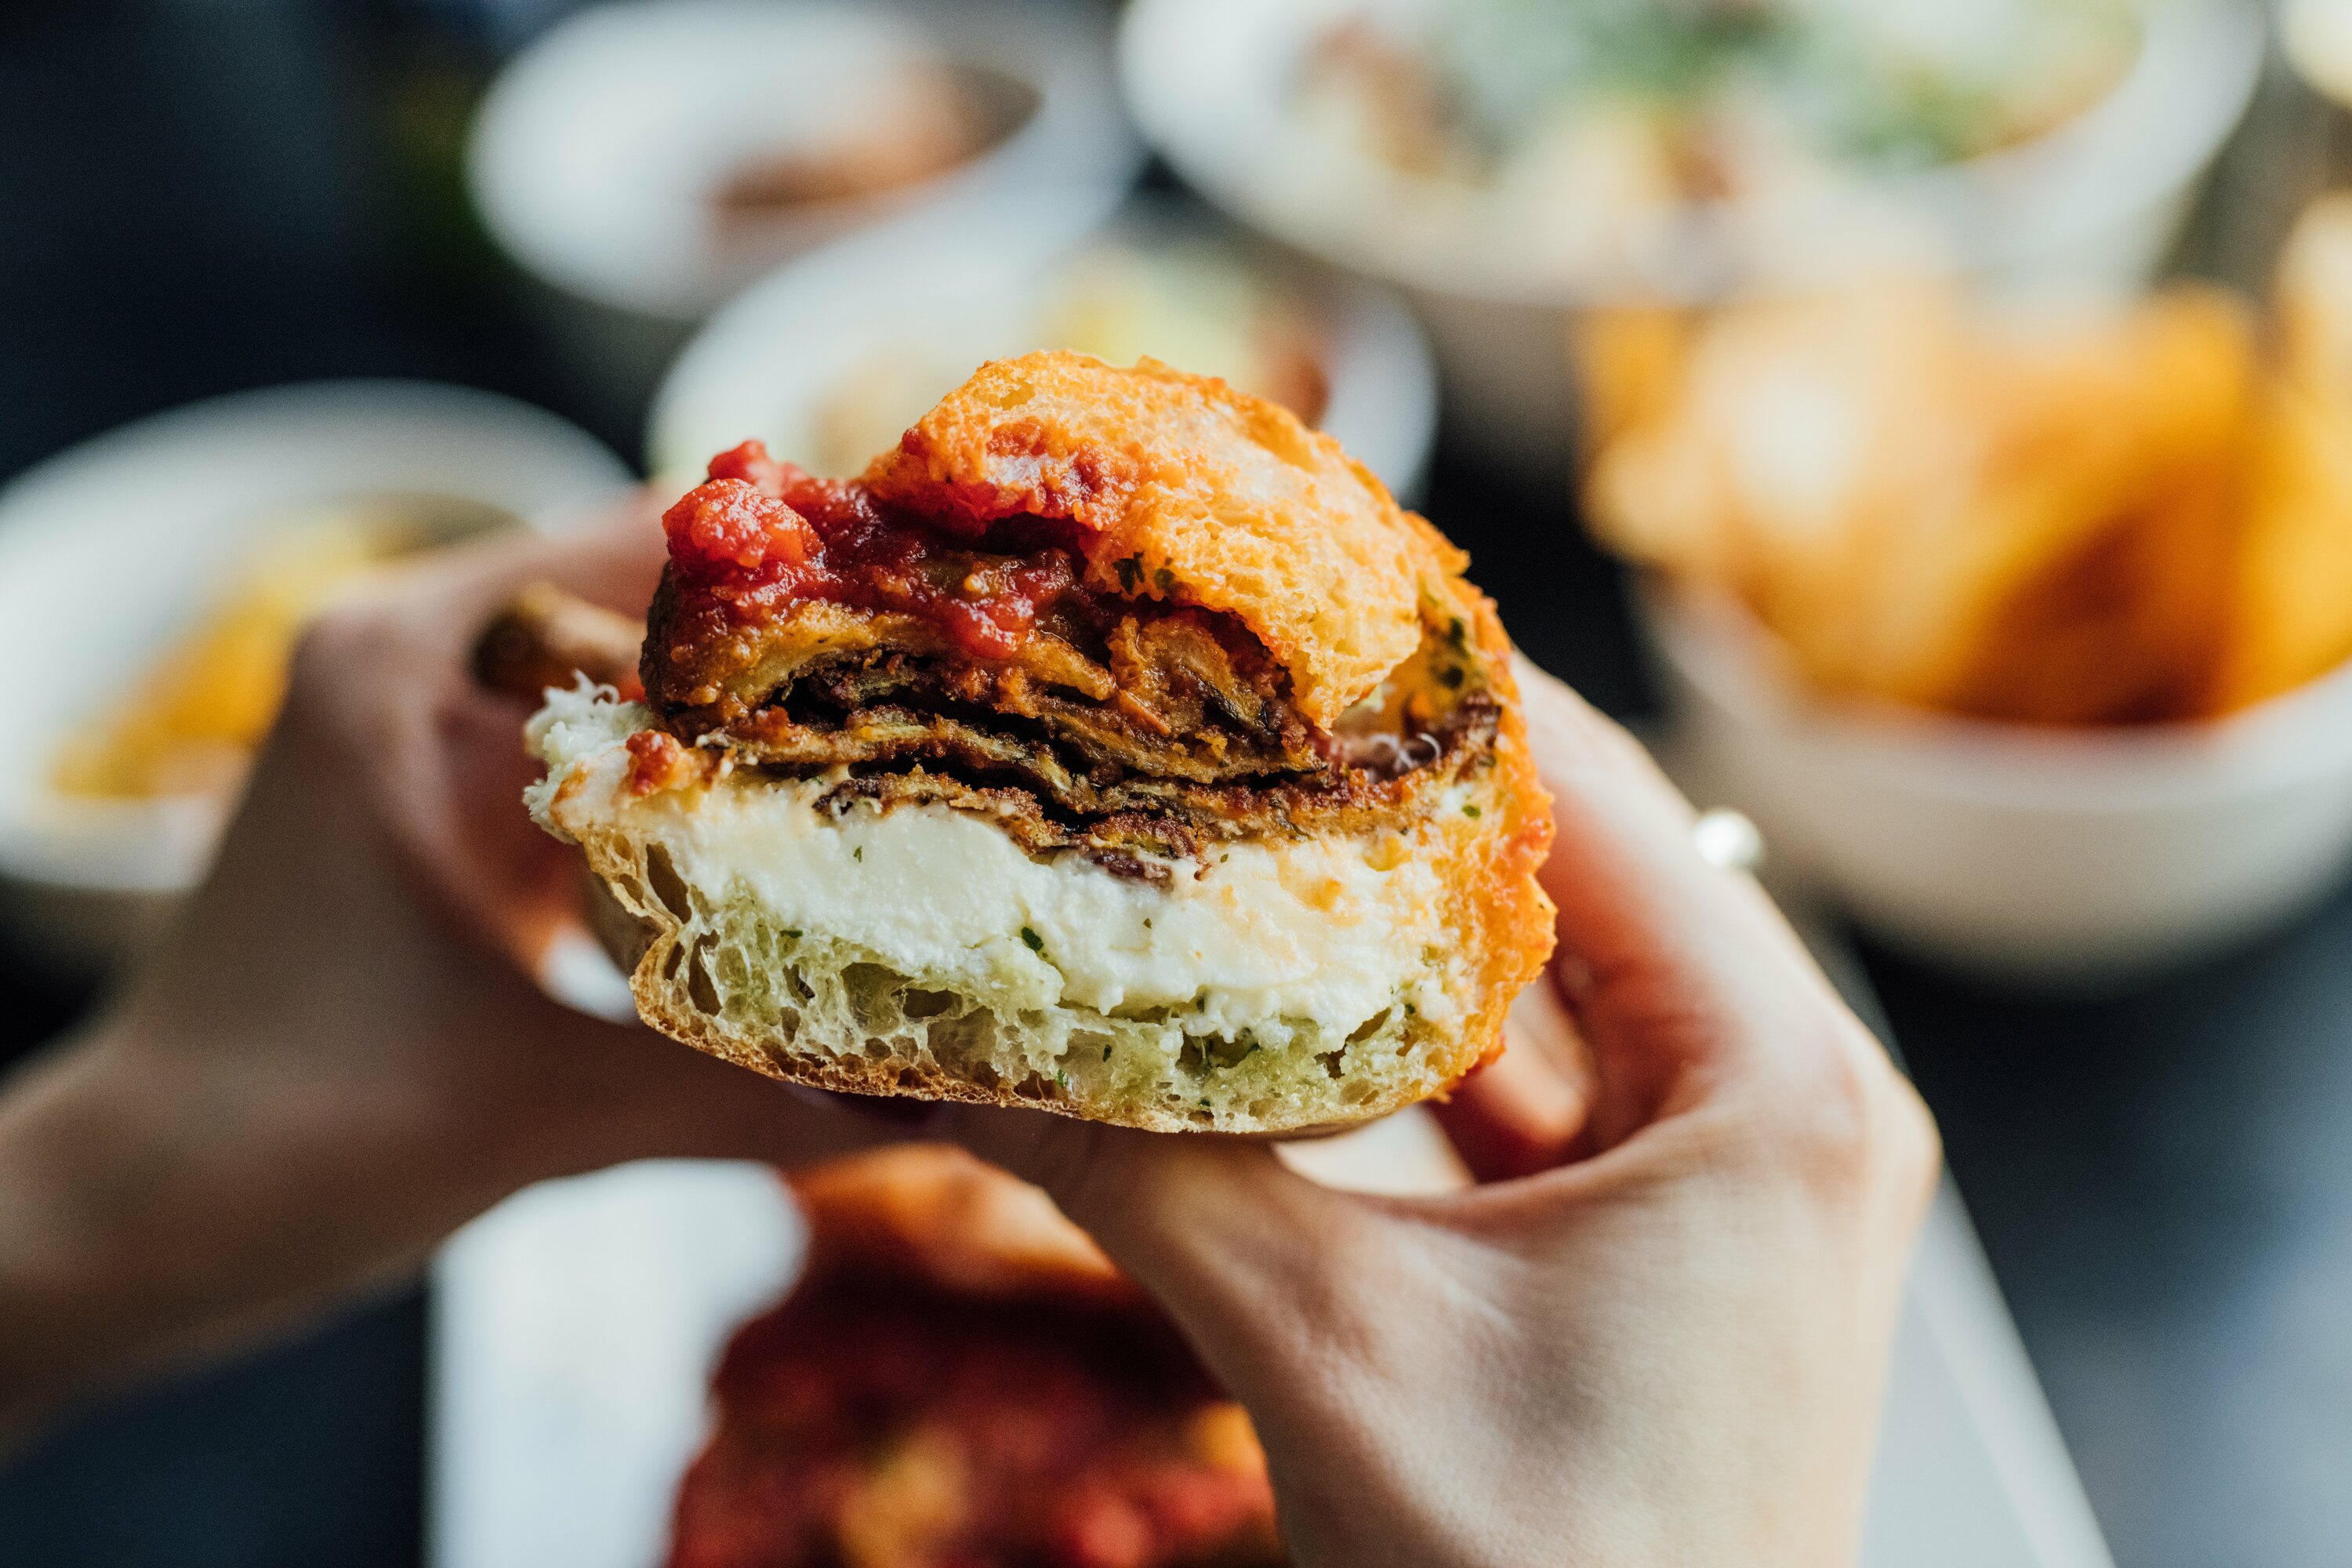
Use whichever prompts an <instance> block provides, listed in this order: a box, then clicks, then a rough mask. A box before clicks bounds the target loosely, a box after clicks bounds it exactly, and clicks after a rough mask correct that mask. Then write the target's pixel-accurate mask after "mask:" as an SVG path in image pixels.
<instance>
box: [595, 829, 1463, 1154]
mask: <svg viewBox="0 0 2352 1568" xmlns="http://www.w3.org/2000/svg"><path fill="white" fill-rule="evenodd" d="M588 848H589V853H590V858H591V861H592V863H593V864H594V865H595V867H596V869H597V871H598V873H599V876H600V879H601V880H602V881H603V883H604V887H605V888H606V889H608V890H609V892H610V894H611V896H612V898H613V900H614V902H615V903H616V904H617V905H618V906H619V908H620V910H622V911H625V914H626V916H627V917H628V922H627V924H625V925H624V924H622V923H620V922H617V921H600V922H599V926H600V930H601V931H602V932H603V933H604V935H605V939H606V942H607V945H608V946H609V947H614V948H616V949H618V951H616V952H615V957H616V958H617V959H619V960H620V961H622V962H623V963H624V964H625V965H626V964H628V963H630V961H632V960H634V972H633V973H632V974H631V977H630V988H631V990H632V991H633V992H634V993H635V996H636V999H637V1009H638V1012H639V1014H640V1015H641V1016H643V1017H644V1018H645V1020H646V1023H648V1024H650V1025H652V1026H654V1027H656V1028H657V1029H659V1030H661V1031H662V1032H663V1033H664V1034H667V1035H669V1036H671V1037H675V1038H677V1039H680V1040H683V1041H685V1042H686V1043H688V1045H692V1046H694V1047H698V1048H699V1049H701V1050H705V1051H709V1052H710V1053H711V1054H712V1055H714V1056H718V1057H722V1058H726V1059H727V1060H729V1061H732V1062H735V1063H738V1064H739V1065H740V1066H743V1067H748V1068H754V1069H755V1070H757V1071H760V1072H763V1073H766V1074H768V1075H769V1076H770V1077H772V1078H779V1079H786V1080H788V1081H791V1082H794V1083H803V1084H809V1085H812V1086H814V1087H815V1088H819V1089H839V1090H843V1091H845V1092H848V1093H852V1094H884V1095H914V1096H919V1097H921V1098H924V1099H929V1100H966V1101H972V1102H977V1103H981V1104H993V1105H1028V1106H1034V1107H1037V1108H1039V1109H1042V1110H1057V1111H1060V1112H1062V1113H1064V1114H1066V1115H1069V1116H1077V1117H1084V1118H1087V1119H1088V1120H1091V1121H1111V1122H1118V1123H1120V1124H1123V1125H1126V1126H1130V1127H1141V1128H1144V1129H1147V1130H1149V1131H1169V1132H1173V1131H1233V1132H1263V1131H1311V1130H1314V1129H1317V1128H1322V1127H1330V1126H1336V1125H1340V1124H1344V1123H1348V1122H1354V1121H1364V1120H1367V1119H1369V1118H1371V1117H1375V1116H1381V1115H1385V1114H1387V1113H1388V1112H1389V1111H1391V1110H1396V1109H1398V1108H1400V1107H1402V1106H1405V1105H1410V1104H1412V1103H1413V1102H1415V1101H1417V1100H1426V1099H1428V1098H1429V1097H1430V1096H1431V1095H1433V1094H1434V1093H1437V1092H1439V1091H1440V1090H1442V1089H1444V1088H1445V1087H1446V1086H1447V1085H1448V1084H1450V1083H1452V1082H1453V1081H1454V1079H1457V1078H1459V1077H1460V1076H1461V1075H1462V1073H1463V1072H1464V1071H1465V1070H1466V1068H1468V1067H1469V1066H1470V1064H1471V1063H1472V1062H1474V1061H1475V1059H1476V1056H1477V1050H1476V1047H1475V1045H1470V1046H1469V1047H1468V1048H1467V1049H1466V1051H1465V1043H1462V1042H1454V1041H1449V1040H1448V1039H1447V1038H1446V1037H1445V1032H1444V1031H1441V1030H1437V1029H1434V1028H1432V1027H1430V1026H1427V1025H1426V1024H1425V1022H1424V1021H1423V1020H1422V1019H1421V1018H1420V1017H1419V1016H1418V1015H1417V1013H1416V1011H1415V1010H1414V1008H1413V1007H1412V1004H1411V1003H1409V1002H1403V1001H1400V1002H1399V1003H1398V1005H1396V1006H1394V1007H1392V1008H1391V1009H1389V1010H1388V1011H1387V1012H1385V1013H1382V1014H1381V1015H1378V1016H1375V1017H1374V1018H1373V1019H1372V1020H1371V1021H1370V1023H1368V1024H1366V1025H1364V1026H1360V1027H1359V1028H1358V1029H1356V1030H1355V1031H1354V1032H1353V1033H1352V1034H1350V1035H1349V1036H1347V1037H1339V1038H1333V1039H1328V1040H1327V1039H1323V1038H1320V1037H1315V1036H1314V1035H1313V1033H1312V1029H1313V1026H1311V1025H1309V1026H1306V1027H1305V1029H1304V1030H1302V1031H1301V1036H1299V1037H1293V1038H1292V1039H1291V1040H1290V1041H1289V1042H1288V1043H1287V1044H1286V1045H1285V1046H1284V1047H1282V1048H1281V1049H1279V1050H1265V1049H1260V1048H1257V1047H1255V1046H1254V1045H1252V1044H1249V1043H1246V1042H1240V1041H1234V1040H1229V1039H1223V1038H1218V1037H1208V1038H1203V1037H1199V1036H1189V1035H1186V1034H1184V1033H1183V1032H1182V1031H1181V1029H1179V1028H1178V1027H1176V1026H1175V1025H1174V1024H1173V1023H1172V1022H1171V1019H1170V1017H1169V1016H1166V1013H1165V1010H1159V1011H1155V1012H1152V1013H1146V1014H1143V1015H1140V1016H1123V1017H1111V1016H1107V1015H1105V1014H1102V1013H1098V1012H1096V1011H1093V1010H1092V1009H1089V1008H1085V1007H1077V1006H1072V1005H1066V1004H1063V1005H1054V1006H1050V1007H1044V1008H1032V1009H1024V1010H1022V1011H1020V1012H1018V1013H1013V1014H1007V1013H1005V1012H1003V1011H1000V1010H999V1009H997V1008H995V1007H992V1005H989V1004H988V1003H987V1002H985V1001H983V1000H982V999H980V998H978V997H976V996H973V995H971V994H968V993H965V992H961V991H959V990H958V989H956V988H955V987H954V986H953V985H952V984H950V983H947V982H943V981H939V980H931V981H929V983H928V984H927V983H926V981H925V980H924V979H923V978H922V977H919V976H912V975H907V974H902V973H898V972H897V971H895V970H893V969H891V968H890V967H889V966H888V965H887V964H886V963H880V962H878V961H877V959H876V958H875V957H874V955H872V954H870V953H866V952H861V951H859V950H858V949H856V947H854V946H852V945H850V944H847V943H845V942H837V941H834V940H832V939H830V938H827V937H825V936H824V935H822V934H820V933H816V932H793V931H785V930H783V929H782V928H781V927H780V925H779V923H778V922H777V921H774V920H773V919H772V918H771V917H770V916H769V915H768V914H767V913H766V912H765V911H764V910H761V907H760V906H759V904H758V903H757V901H756V900H752V899H751V898H748V897H741V896H739V897H737V898H734V899H731V900H724V901H719V902H713V901H712V900H707V899H705V898H704V897H703V896H702V895H700V894H699V893H698V892H696V891H695V890H694V889H690V888H688V887H687V886H686V884H684V883H683V882H682V881H680V880H679V879H677V877H676V876H675V874H673V873H670V872H668V871H667V868H666V864H665V856H664V853H663V851H662V849H661V847H659V846H658V845H657V844H656V845H646V844H635V843H630V842H628V841H626V840H625V839H622V838H620V837H619V836H617V835H615V836H614V837H613V838H611V839H608V840H605V841H604V842H602V843H597V844H591V845H590V846H588Z"/></svg>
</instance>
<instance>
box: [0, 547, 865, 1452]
mask: <svg viewBox="0 0 2352 1568" xmlns="http://www.w3.org/2000/svg"><path fill="white" fill-rule="evenodd" d="M660 562H661V534H660V531H659V530H658V529H657V528H656V526H655V524H654V521H653V517H652V511H651V509H650V508H646V509H643V510H639V509H635V508H632V509H631V511H630V514H629V515H628V516H627V517H625V518H622V519H616V520H615V521H614V524H613V526H612V527H611V529H610V530H609V531H605V532H604V533H603V534H602V535H600V536H598V537H596V538H594V539H593V540H592V541H590V542H585V543H583V542H581V541H579V540H576V539H575V540H571V541H564V542H555V541H549V540H541V539H523V540H514V541H508V542H501V543H499V544H496V545H491V546H487V547H483V548H480V549H477V550H469V551H467V552H462V553H460V554H458V555H456V556H454V557H451V558H448V559H446V560H443V561H439V562H436V563H433V564H430V565H427V566H423V567H420V568H418V569H416V570H415V571H413V572H410V573H406V574H403V575H402V576H401V577H400V578H398V579H396V580H395V581H394V582H393V583H392V584H388V586H387V588H386V590H385V591H384V592H383V593H381V594H379V595H372V596H371V597H370V598H368V599H367V600H365V601H363V602H361V603H357V604H354V605H351V606H350V607H348V608H346V609H344V610H342V611H341V612H339V613H337V614H336V615H335V616H332V617H331V619H329V620H328V621H327V622H325V623H323V624H322V625H320V626H318V627H317V628H315V629H314V630H313V631H312V633H311V634H310V637H309V638H308V639H307V640H306V642H305V644H304V647H303V649H302V652H301V655H300V657H299V660H298V664H297V668H296V670H295V673H294V679H293V683H292V690H291V693H290V697H289V702H288V704H287V707H286V710H285V712H284V715H283V717H282V719H281V721H280V722H279V724H278V729H277V731H276V732H275V734H274V735H273V736H272V738H271V740H270V742H269V745H268V750H267V752H266V753H265V754H264V756H263V757H262V758H261V760H260V763H259V765H258V768H257V772H256V774H255V777H254V781H253V785H252V789H251V793H250V795H249V796H248V798H247V801H246V803H245V805H244V808H243V809H242V811H241V812H240V813H239V815H238V816H237V819H236V823H235V825H234V826H233V827H232V828H231V830H230V832H229V835H228V838H227V841H226V844H225V846H224V847H223V852H222V855H221V858H220V861H219V864H218V866H217V868H215V872H214V874H213V876H212V878H211V879H210V880H209V881H208V882H207V883H206V884H205V887H204V889H202V891H201V892H200V893H199V894H198V895H197V897H196V899H195V900H194V904H193V906H192V907H191V908H190V909H189V910H188V911H187V912H186V916H185V918H184V920H183V921H182V922H181V924H180V927H179V930H178V931H177V933H176V935H175V937H174V939H173V941H172V942H171V944H170V945H169V947H168V948H167V949H166V950H165V951H164V952H163V953H162V954H161V955H160V956H159V959H158V961H157V962H156V963H154V964H153V965H152V968H151V970H150V971H149V972H148V973H145V974H144V975H142V977H141V978H140V979H139V980H138V981H137V983H136V984H134V985H133V987H132V988H131V992H130V994H128V995H127V996H126V997H124V998H123V999H122V1000H121V1005H119V1006H117V1007H115V1008H113V1009H112V1010H111V1011H110V1016H107V1017H106V1018H104V1019H103V1020H101V1021H100V1023H98V1024H97V1025H96V1026H93V1027H92V1028H91V1029H90V1030H89V1031H88V1032H86V1033H85V1034H84V1035H82V1036H81V1037H78V1038H76V1039H73V1040H70V1041H68V1042H65V1043H63V1044H62V1045H60V1046H59V1047H58V1048H57V1049H55V1050H53V1051H52V1052H50V1053H48V1054H47V1055H46V1056H45V1057H43V1058H38V1059H37V1060H35V1061H33V1062H31V1063H28V1064H26V1067H25V1068H21V1069H20V1070H19V1071H18V1072H17V1073H16V1076H15V1078H14V1079H13V1080H12V1081H11V1082H9V1084H8V1085H7V1088H6V1092H5V1096H0V1445H5V1442H6V1440H7V1439H8V1437H9V1436H12V1435H13V1434H15V1433H18V1432H21V1431H23V1430H25V1429H26V1427H27V1426H29V1425H30V1424H31V1423H32V1422H33V1421H35V1420H37V1419H38V1418H39V1417H41V1416H42V1415H44V1414H46V1413H47V1411H48V1410H49V1409H51V1408H53V1407H54V1406H55V1405H57V1404H58V1403H59V1402H61V1401H62V1400H64V1399H66V1398H67V1397H68V1396H72V1395H79V1394H82V1393H84V1392H86V1391H87V1390H89V1388H90V1387H92V1386H93V1385H99V1384H120V1383H123V1382H127V1381H129V1380H130V1379H131V1377H133V1376H134V1375H137V1374H139V1373H144V1372H147V1371H149V1370H152V1369H154V1368H157V1367H160V1366H162V1365H165V1364H168V1363H175V1362H179V1361H183V1360H185V1359H187V1358H189V1357H192V1356H194V1355H197V1354H200V1353H205V1352H210V1351H212V1350H215V1349H216V1348H219V1347H221V1346H224V1345H226V1344H229V1343H235V1342H241V1341H245V1340H247V1339H250V1338H252V1337H255V1336H257V1335H258V1334H260V1333H261V1332H263V1331H267V1330H268V1329H271V1328H274V1327H277V1326H278V1325H280V1324H282V1323H284V1322H287V1321H292V1320H295V1319H297V1318H299V1317H301V1316H304V1315H307V1314H309V1313H310V1312H312V1311H314V1310H317V1309H318V1307H319V1305H320V1303H321V1302H322V1301H325V1300H332V1299H336V1298H339V1297H341V1296H344V1295H347V1294H349V1293H351V1292H352V1291H354V1290H357V1289H362V1288H364V1287H367V1286H370V1285H373V1284H376V1283H379V1282H386V1281H389V1280H391V1279H394V1278H396V1277H397V1276H398V1275H399V1273H400V1272H401V1271H403V1270H404V1269H408V1268H413V1267H415V1265H416V1264H417V1263H419V1262H421V1261H422V1259H423V1258H425V1256H426V1255H427V1253H428V1252H429V1251H430V1249H431V1248H432V1247H434V1246H436V1244H437V1243H438V1242H439V1241H440V1240H441V1238H442V1237H445V1236H446V1235H447V1234H448V1233H449V1231H450V1230H451V1229H453V1228H454V1227H456V1226H457V1225H459V1224H461V1223H462V1222H464V1221H465V1220H467V1219H469V1218H471V1217H472V1216H473V1215H476V1214H478V1213H479V1212H480V1211H481V1210H483V1209H485V1208H487V1207H488V1206H489V1205H491V1204H492V1203H494V1202H496V1201H497V1200H499V1198H502V1197H504V1196H505V1195H506V1194H509V1193H510V1192H512V1191H514V1190H515V1189H516V1188H518V1187H520V1186H522V1185H524V1184H528V1183H530V1182H532V1181H535V1180H538V1179H540V1178H541V1177H546V1176H553V1175H560V1174H564V1173H573V1172H580V1171H587V1170H593V1169H595V1168H598V1167H600V1166H604V1165H608V1164H612V1163H616V1162H619V1161H623V1160H628V1159H635V1158H640V1157H646V1156H652V1155H731V1156H742V1157H757V1158H761V1159H768V1160H773V1161H776V1162H779V1163H796V1162H797V1161H799V1160H803V1159H817V1158H822V1157H824V1156H825V1155H828V1154H831V1153H835V1152H840V1151H842V1150H844V1149H845V1148H849V1147H854V1146H856V1145H857V1144H859V1143H861V1142H873V1141H876V1140H877V1138H878V1137H879V1136H880V1133H881V1131H882V1130H881V1129H878V1128H876V1127H874V1126H872V1125H871V1124H869V1123H867V1122H865V1121H861V1120H859V1119H857V1118H854V1117H848V1116H843V1115H839V1114H836V1113H834V1112H831V1111H828V1110H824V1109H821V1108H818V1107H816V1106H814V1105H813V1104H812V1103H810V1102H807V1101H803V1100H795V1099H793V1097H791V1096H789V1095H786V1094H782V1093H778V1092H774V1091H773V1090H772V1089H770V1088H769V1087H768V1086H767V1085H765V1084H763V1083H761V1081H760V1080H757V1079H752V1078H751V1077H749V1076H748V1075H746V1074H743V1073H740V1072H738V1071H736V1070H735V1069H733V1068H729V1067H728V1066H727V1065H726V1064H724V1063H722V1062H718V1061H713V1060H710V1059H709V1058H703V1057H699V1056H698V1055H696V1054H695V1053H693V1052H691V1051H683V1050H676V1049H671V1048H667V1047H666V1045H665V1043H664V1042H662V1041H660V1040H657V1039H655V1038H653V1037H650V1036H649V1035H648V1034H647V1033H646V1031H645V1030H643V1029H641V1028H637V1027H635V1026H617V1025H613V1024H606V1023H602V1022H600V1021H597V1020H595V1019H593V1018H589V1017H586V1016H583V1015H581V1014H578V1013H575V1012H572V1011H571V1010H570V1009H568V1008H565V1007H562V1006H560V1005H557V1004H555V1003H554V1002H551V1001H550V1000H549V999H548V998H547V997H546V996H545V995H544V994H541V991H540V990H539V989H538V987H537V985H536V984H534V983H533V981H532V979H531V965H532V964H533V963H534V961H535V960H536V958H537V957H538V955H539V953H540V952H541V949H542V948H543V946H544V944H545V942H546V941H547V940H548V938H549V936H550V935H551V932H552V931H554V930H555V928H556V927H557V925H558V924H559V923H560V922H562V921H567V920H569V919H572V911H573V910H575V909H576V907H577V903H578V893H579V876H578V870H577V868H576V867H575V866H574V865H573V864H572V860H571V858H569V857H568V855H567V854H566V853H565V852H564V850H563V849H562V846H560V845H557V844H555V843H554V842H553V841H552V840H551V839H549V838H548V837H546V836H545V835H543V834H541V832H540V831H539V830H538V829H537V828H535V827H533V826H531V825H530V821H529V819H528V818H527V817H525V816H523V815H522V812H521V809H520V805H519V804H518V803H519V802H520V796H521V792H522V789H523V786H524V784H526V783H528V782H529V780H530V775H531V772H532V770H531V768H530V764H529V763H528V761H527V759H525V758H524V756H523V755H522V752H521V748H520V742H519V735H520V729H521V724H522V720H523V716H524V714H525V713H526V712H527V711H528V709H529V704H528V703H526V702H522V701H520V700H515V699H513V698H509V697H501V696H497V695H494V694H492V693H489V692H488V691H486V690H483V689H480V688H479V687H478V686H477V685H476V683H475V681H474V679H473V678H472V674H471V672H470V670H469V668H468V658H467V656H468V652H469V650H470V649H471V647H472V646H473V642H474V638H475V637H476V634H477V633H478V631H479V630H480V628H481V626H482V624H483V622H484V621H485V620H486V619H488V617H489V616H490V615H491V613H492V612H493V611H494V610H495V609H497V608H498V607H499V605H503V604H504V603H506V602H507V601H508V600H509V598H510V597H512V595H514V594H515V592H516V589H517V588H518V587H519V586H520V584H524V583H526V582H530V581H534V580H539V579H554V580H556V581H558V582H561V583H562V584H565V585H567V586H569V587H571V588H572V589H573V590H575V591H577V592H578V593H580V594H582V595H587V596H589V597H592V598H597V599H601V600H604V602H607V603H611V604H614V605H643V603H644V601H645V598H646V595H647V594H649V593H650V592H651V591H652V583H653V578H654V576H655V574H656V573H657V572H658V571H659V569H660Z"/></svg>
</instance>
